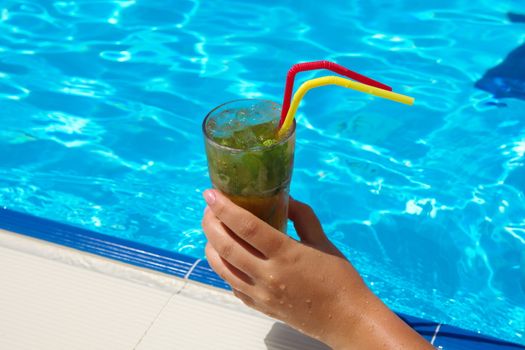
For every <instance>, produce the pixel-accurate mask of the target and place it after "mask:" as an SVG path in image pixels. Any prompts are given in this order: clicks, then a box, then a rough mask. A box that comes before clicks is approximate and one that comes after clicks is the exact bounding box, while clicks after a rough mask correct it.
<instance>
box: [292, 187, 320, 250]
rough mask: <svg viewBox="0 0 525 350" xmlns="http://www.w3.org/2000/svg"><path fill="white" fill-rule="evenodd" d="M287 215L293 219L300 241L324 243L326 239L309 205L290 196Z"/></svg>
mask: <svg viewBox="0 0 525 350" xmlns="http://www.w3.org/2000/svg"><path fill="white" fill-rule="evenodd" d="M288 217H289V218H290V220H292V221H293V224H294V227H295V231H296V232H297V234H298V235H299V237H300V238H301V241H303V242H305V243H308V244H313V245H315V244H324V243H326V242H327V241H328V239H327V238H326V235H325V234H324V231H323V228H322V226H321V223H320V222H319V219H318V218H317V216H316V215H315V213H314V211H313V210H312V208H310V206H308V205H307V204H305V203H302V202H299V201H296V200H294V199H292V198H291V197H290V204H289V206H288Z"/></svg>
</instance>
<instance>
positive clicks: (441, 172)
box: [0, 0, 525, 344]
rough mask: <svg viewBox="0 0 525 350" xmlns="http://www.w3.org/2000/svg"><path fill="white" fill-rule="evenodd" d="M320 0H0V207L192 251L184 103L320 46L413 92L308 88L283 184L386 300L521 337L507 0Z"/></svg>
mask: <svg viewBox="0 0 525 350" xmlns="http://www.w3.org/2000/svg"><path fill="white" fill-rule="evenodd" d="M323 4H324V5H323V6H324V7H321V5H320V3H319V2H318V1H315V0H304V1H301V2H297V1H291V0H290V1H270V0H265V1H263V0H259V1H251V2H245V1H231V0H214V1H202V2H200V1H196V0H195V1H184V0H180V1H160V0H155V1H154V0H135V1H134V0H120V1H104V0H99V1H82V0H79V1H11V0H4V1H2V2H1V3H0V122H1V126H2V127H1V128H0V160H1V161H0V206H4V207H8V208H10V209H14V210H18V211H23V212H28V213H31V214H34V215H37V216H42V217H46V218H50V219H53V220H58V221H61V222H66V223H70V224H73V225H77V226H81V227H85V228H89V229H92V230H96V231H99V232H102V233H107V234H110V235H114V236H118V237H124V238H128V239H131V240H134V241H140V242H143V243H146V244H150V245H153V246H156V247H161V248H165V249H169V250H174V251H178V252H182V253H185V254H189V255H193V256H196V257H202V256H203V246H204V243H205V238H204V236H203V234H202V232H201V229H200V219H201V215H202V210H203V208H204V205H203V201H202V199H201V192H202V191H203V190H204V189H206V188H208V187H209V179H208V176H207V168H206V160H205V156H204V149H203V141H202V136H201V130H200V126H201V121H202V119H203V117H204V116H205V115H206V113H207V112H208V111H209V110H210V109H212V108H213V107H215V106H217V105H219V104H221V103H223V102H226V101H229V100H233V99H237V98H250V97H257V98H266V99H271V100H275V101H280V99H281V96H282V93H283V88H284V78H285V75H286V71H287V70H288V68H289V67H290V66H291V65H292V64H293V63H295V62H298V61H305V60H318V59H328V60H334V61H336V62H338V63H340V64H343V65H345V66H348V67H349V68H351V69H354V70H356V71H359V72H361V73H362V74H366V75H369V76H371V77H373V78H376V79H378V80H380V81H382V82H385V83H386V84H389V85H391V86H393V87H394V90H396V91H398V92H400V93H406V94H409V95H412V96H414V97H415V98H416V105H415V106H413V107H407V106H404V105H398V104H394V103H392V102H389V101H384V100H379V99H377V98H371V97H368V96H366V95H362V94H359V93H357V92H350V91H349V90H346V89H341V88H337V87H325V88H322V89H317V90H315V91H312V92H310V93H309V94H308V95H307V96H306V99H305V101H304V102H303V103H302V104H301V107H300V109H299V114H298V127H297V149H296V165H295V172H294V178H293V184H292V194H293V195H294V196H295V197H296V198H298V199H300V200H303V201H306V202H308V203H309V204H311V205H312V206H313V207H314V208H315V210H316V211H317V213H318V214H319V216H320V218H321V220H322V222H323V224H324V227H325V229H326V231H327V233H328V234H329V236H330V238H331V239H332V240H333V241H334V242H335V243H336V244H337V245H338V246H339V248H340V249H341V250H342V251H343V252H344V253H345V254H346V255H347V256H348V257H349V258H350V260H351V261H352V262H353V263H354V265H355V266H356V267H357V268H358V269H359V270H360V272H361V273H362V274H363V275H364V277H365V279H366V281H367V283H368V284H369V285H370V286H371V288H372V289H373V290H374V291H375V292H376V293H377V294H378V295H379V296H380V297H381V298H383V300H385V302H386V303H387V304H388V305H390V306H391V307H393V308H394V309H395V310H396V311H400V312H404V313H408V314H412V315H414V316H420V317H424V318H427V319H431V320H435V321H439V322H447V323H449V324H453V325H457V326H460V327H463V328H468V329H472V330H478V331H481V332H482V333H485V334H489V335H494V336H497V337H500V338H503V339H507V340H511V341H515V342H519V343H522V344H525V339H524V335H525V310H524V305H525V292H524V291H525V253H524V251H525V197H524V192H523V191H524V188H525V168H524V162H525V116H524V115H525V114H524V113H525V101H524V100H523V99H522V98H523V97H524V96H525V82H524V81H523V80H520V76H519V74H518V73H520V72H519V70H520V68H519V67H515V69H513V68H512V67H511V69H507V73H508V74H510V77H504V78H502V77H500V76H499V75H498V74H499V73H498V74H496V75H495V76H494V75H486V76H485V73H486V72H487V71H488V70H490V69H492V68H494V67H496V66H498V65H501V64H503V65H504V63H505V62H504V59H505V57H506V56H507V55H508V54H509V53H510V52H512V51H513V50H516V49H517V48H518V47H519V46H520V45H521V44H523V42H524V38H525V36H524V35H523V33H524V31H525V23H520V21H519V20H514V19H516V18H517V19H519V18H520V17H519V14H525V4H524V3H522V2H518V1H510V0H509V1H498V2H497V5H495V2H494V1H489V0H480V1H466V0H455V1H452V0H447V1H444V0H443V1H418V0H413V1H397V2H396V1H383V0H371V1H364V0H363V1H357V0H354V1H350V0H349V1H332V2H324V3H323ZM509 12H512V13H513V14H514V15H511V16H510V18H513V21H511V20H509V15H508V13H509ZM523 61H525V59H523V60H522V61H521V62H523ZM518 62H519V59H518ZM503 67H505V66H503ZM507 68H508V67H507ZM498 72H499V71H498ZM496 73H497V72H496ZM520 74H522V75H523V69H521V73H520ZM314 75H315V74H314V73H303V74H302V75H299V76H298V78H299V80H304V79H306V78H309V77H313V76H314ZM484 76H485V78H483V77H484ZM493 93H494V94H496V97H495V96H494V95H493Z"/></svg>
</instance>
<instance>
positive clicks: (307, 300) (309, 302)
mask: <svg viewBox="0 0 525 350" xmlns="http://www.w3.org/2000/svg"><path fill="white" fill-rule="evenodd" d="M304 302H305V303H306V306H308V308H309V309H310V308H312V299H306V300H305V301H304Z"/></svg>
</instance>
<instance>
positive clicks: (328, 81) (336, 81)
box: [277, 75, 414, 138]
mask: <svg viewBox="0 0 525 350" xmlns="http://www.w3.org/2000/svg"><path fill="white" fill-rule="evenodd" d="M325 85H339V86H342V87H345V88H348V89H353V90H357V91H361V92H364V93H367V94H371V95H374V96H378V97H381V98H386V99H388V100H392V101H395V102H399V103H404V104H407V105H412V104H414V98H412V97H410V96H405V95H401V94H398V93H395V92H392V91H388V90H384V89H380V88H376V87H373V86H370V85H367V84H362V83H358V82H356V81H352V80H349V79H344V78H341V77H337V76H333V75H332V76H327V77H322V78H316V79H312V80H309V81H307V82H305V83H303V84H302V85H301V86H300V87H299V89H297V92H296V93H295V94H294V96H293V99H292V102H291V104H290V109H289V110H288V112H287V114H286V118H285V119H284V123H283V124H282V126H281V127H280V128H279V131H278V133H277V138H280V137H282V136H283V135H285V134H286V132H287V131H288V129H289V128H290V127H291V126H292V121H293V118H294V116H295V113H296V112H297V108H298V107H299V102H301V100H302V98H303V97H304V95H305V94H306V93H307V92H308V91H309V90H311V89H313V88H316V87H320V86H325Z"/></svg>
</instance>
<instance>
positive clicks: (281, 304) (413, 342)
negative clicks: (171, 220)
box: [202, 190, 433, 350]
mask: <svg viewBox="0 0 525 350" xmlns="http://www.w3.org/2000/svg"><path fill="white" fill-rule="evenodd" d="M204 197H205V199H206V202H207V204H208V207H207V208H206V210H205V213H204V218H203V221H202V226H203V229H204V232H205V234H206V236H207V238H208V244H207V245H206V256H207V258H208V261H209V263H210V265H211V267H212V268H213V269H214V270H215V271H216V272H217V273H218V274H219V275H220V276H221V277H222V278H223V279H224V280H226V282H228V283H229V284H230V285H231V287H232V289H233V291H234V294H235V295H236V296H237V297H238V298H239V299H241V300H242V301H243V302H244V303H245V304H246V305H248V306H250V307H252V308H254V309H256V310H259V311H261V312H263V313H265V314H267V315H269V316H271V317H274V318H277V319H280V320H282V321H283V322H286V323H287V324H289V325H290V326H292V327H294V328H296V329H298V330H299V331H301V332H303V333H305V334H308V335H310V336H312V337H314V338H317V339H319V340H321V341H323V342H325V343H326V344H328V345H329V346H331V347H333V348H334V349H358V350H368V349H370V350H372V349H373V350H382V349H389V350H392V349H404V350H411V349H414V350H415V349H418V350H420V349H421V350H426V349H429V350H430V349H433V348H432V346H431V345H430V344H428V343H427V342H426V341H425V340H424V339H423V338H422V337H421V336H420V335H419V334H417V333H416V332H415V331H413V330H412V329H411V328H410V327H409V326H408V325H406V324H405V323H404V322H403V321H402V320H401V319H400V318H398V317H397V316H396V315H395V314H394V313H393V312H392V311H390V310H389V309H388V308H387V307H386V306H385V305H384V304H383V303H382V302H381V301H380V300H379V299H378V298H377V297H376V296H375V295H374V294H373V293H372V292H371V291H370V290H369V289H368V288H367V286H366V285H365V283H364V282H363V280H362V279H361V277H360V276H359V274H358V272H357V271H356V270H355V269H354V267H353V266H352V265H351V264H350V263H349V262H348V261H347V260H346V259H345V257H344V256H343V255H342V254H341V252H339V250H337V248H336V247H335V246H334V245H332V243H331V242H330V241H329V240H328V239H327V238H326V236H325V234H324V232H323V230H322V227H321V224H320V222H319V220H318V219H317V217H316V215H315V214H314V212H313V211H312V210H311V209H310V207H308V206H307V205H305V204H302V203H300V202H297V201H294V200H292V199H290V209H289V217H290V219H291V220H292V221H293V222H294V225H295V228H296V231H297V233H298V234H299V236H300V238H301V242H297V241H295V240H294V239H292V238H290V237H288V236H286V235H283V234H282V233H281V232H279V231H277V230H275V229H274V228H272V227H270V226H269V225H267V224H266V223H265V222H263V221H261V220H260V219H258V218H257V217H255V216H254V215H252V214H251V213H249V212H248V211H246V210H244V209H242V208H240V207H238V206H236V205H235V204H233V203H232V202H231V201H230V200H228V198H226V197H225V196H223V195H222V194H221V193H220V192H218V191H215V190H208V191H206V192H205V193H204Z"/></svg>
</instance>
